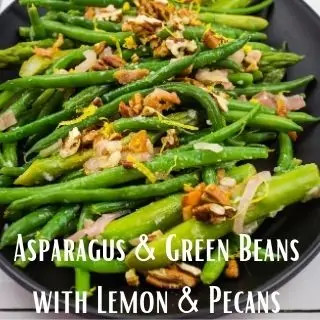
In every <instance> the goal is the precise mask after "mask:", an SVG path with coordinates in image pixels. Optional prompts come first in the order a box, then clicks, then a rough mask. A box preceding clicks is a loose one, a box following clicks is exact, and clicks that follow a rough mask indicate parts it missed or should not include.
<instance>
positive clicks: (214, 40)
mask: <svg viewBox="0 0 320 320" xmlns="http://www.w3.org/2000/svg"><path fill="white" fill-rule="evenodd" d="M202 41H203V43H204V44H205V46H206V47H207V48H210V49H215V48H217V47H219V45H220V39H219V38H218V37H216V34H215V32H213V31H212V30H208V31H207V32H205V33H204V35H203V37H202Z"/></svg>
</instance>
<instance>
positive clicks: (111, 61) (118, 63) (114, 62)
mask: <svg viewBox="0 0 320 320" xmlns="http://www.w3.org/2000/svg"><path fill="white" fill-rule="evenodd" d="M101 59H102V60H103V61H104V62H105V63H106V64H107V65H108V66H110V67H112V68H121V67H123V66H124V65H125V64H126V61H125V60H123V59H122V58H121V57H119V56H116V55H111V56H104V57H102V58H101Z"/></svg>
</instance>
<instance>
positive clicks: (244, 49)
mask: <svg viewBox="0 0 320 320" xmlns="http://www.w3.org/2000/svg"><path fill="white" fill-rule="evenodd" d="M252 50H253V49H252V46H250V45H249V44H246V45H245V46H244V47H243V51H244V53H245V54H248V53H249V52H251V51H252Z"/></svg>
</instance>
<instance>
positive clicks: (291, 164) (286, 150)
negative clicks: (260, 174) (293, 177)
mask: <svg viewBox="0 0 320 320" xmlns="http://www.w3.org/2000/svg"><path fill="white" fill-rule="evenodd" d="M278 144H279V157H278V162H277V167H276V168H275V169H274V171H275V172H276V173H277V174H282V173H284V172H287V171H289V170H292V169H294V168H295V167H297V166H298V165H299V164H300V163H301V162H299V160H297V159H294V157H293V144H292V140H291V138H290V137H289V135H287V134H285V133H280V134H279V137H278Z"/></svg>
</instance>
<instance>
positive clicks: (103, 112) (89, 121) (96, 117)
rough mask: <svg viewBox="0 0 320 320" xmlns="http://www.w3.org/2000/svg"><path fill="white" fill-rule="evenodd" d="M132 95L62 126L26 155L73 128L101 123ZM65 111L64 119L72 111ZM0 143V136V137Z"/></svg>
mask: <svg viewBox="0 0 320 320" xmlns="http://www.w3.org/2000/svg"><path fill="white" fill-rule="evenodd" d="M85 90H86V89H85ZM133 94H134V93H129V94H127V95H125V96H121V97H120V98H118V99H116V100H114V101H112V102H111V103H109V104H106V105H104V106H102V107H100V108H99V109H98V110H97V111H96V112H95V113H94V114H93V115H92V116H90V117H88V118H86V119H84V120H83V121H81V122H78V123H76V124H73V125H66V126H63V127H60V128H58V129H56V130H55V131H54V132H52V133H51V134H49V135H48V136H47V137H45V138H43V139H41V140H39V141H38V142H37V143H36V144H35V145H34V146H33V147H32V148H31V149H30V150H29V151H28V153H27V154H31V153H33V152H39V151H41V150H43V149H44V148H46V147H48V146H50V145H52V144H53V143H55V142H56V141H57V140H59V139H61V138H64V137H66V136H67V135H68V133H69V132H70V130H72V129H73V128H74V127H77V128H78V129H79V130H83V129H85V128H87V127H90V126H92V125H94V124H96V123H97V122H99V121H101V118H107V117H110V116H112V115H114V114H115V113H116V112H117V111H118V109H119V104H120V102H121V101H123V102H125V103H127V102H128V101H129V100H130V98H131V97H132V96H133ZM66 109H67V110H64V111H62V113H63V115H64V117H65V116H66V113H67V115H70V111H72V110H68V107H66ZM72 113H73V112H72ZM0 141H1V135H0Z"/></svg>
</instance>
